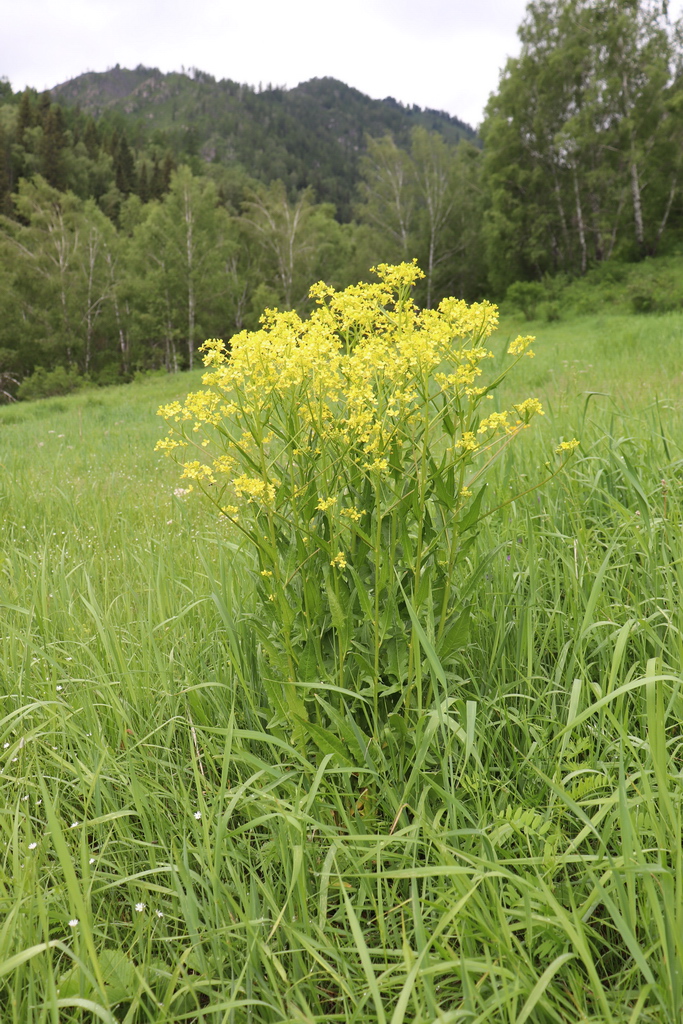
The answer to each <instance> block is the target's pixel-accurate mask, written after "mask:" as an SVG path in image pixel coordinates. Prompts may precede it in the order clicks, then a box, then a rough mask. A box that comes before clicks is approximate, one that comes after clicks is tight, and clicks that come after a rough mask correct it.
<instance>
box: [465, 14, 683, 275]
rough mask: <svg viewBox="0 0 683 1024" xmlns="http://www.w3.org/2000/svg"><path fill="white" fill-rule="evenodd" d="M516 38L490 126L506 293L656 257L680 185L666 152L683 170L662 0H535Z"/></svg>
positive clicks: (493, 243)
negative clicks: (523, 283) (515, 53)
mask: <svg viewBox="0 0 683 1024" xmlns="http://www.w3.org/2000/svg"><path fill="white" fill-rule="evenodd" d="M519 35H520V39H521V42H522V50H521V54H520V56H519V57H518V58H515V59H513V60H510V61H508V64H507V66H506V69H505V72H504V74H503V76H502V78H501V83H500V87H499V90H498V92H497V94H496V95H495V96H493V97H492V99H491V100H490V102H489V105H488V107H487V112H486V118H485V121H484V124H483V126H482V136H483V139H484V153H485V159H484V180H485V186H486V190H487V193H488V209H487V212H486V220H485V235H486V239H487V245H488V252H489V262H490V264H491V268H492V269H491V280H492V283H493V284H494V286H495V287H496V289H497V290H501V289H502V288H504V287H506V286H507V284H509V283H510V281H512V280H515V279H516V278H525V277H539V276H541V275H542V274H543V273H545V272H547V271H551V272H554V271H557V270H569V271H579V272H584V271H585V270H586V269H587V267H588V266H589V264H590V263H592V262H599V261H601V260H604V259H609V258H610V257H611V256H612V255H613V254H615V253H616V252H618V251H621V252H623V253H628V252H629V251H631V253H632V254H643V253H645V252H648V251H653V249H654V248H655V247H656V245H657V244H658V240H659V238H661V233H662V231H663V230H664V227H665V226H666V221H667V218H668V212H667V211H668V210H670V208H671V202H672V201H673V198H672V191H671V190H672V188H673V189H674V192H675V189H676V188H677V187H678V186H677V178H676V177H672V175H671V174H670V172H668V171H667V172H665V174H664V178H665V179H667V180H668V182H669V187H668V188H667V187H666V186H665V185H663V183H662V167H661V162H660V159H659V157H661V155H662V153H663V151H664V150H665V149H667V147H668V150H669V161H668V162H669V167H671V166H672V164H673V166H677V165H678V163H679V158H678V157H673V153H672V152H671V150H672V149H673V148H675V147H676V146H677V145H678V141H677V133H676V131H673V130H672V129H673V123H674V120H675V118H674V111H673V107H672V104H671V103H670V102H669V101H668V95H669V93H670V91H671V89H672V88H673V87H674V63H673V62H674V49H673V45H672V32H671V26H670V25H669V23H668V21H667V18H666V5H665V4H664V3H663V2H656V0H601V3H599V4H596V3H594V2H593V0H535V2H532V3H530V4H529V6H528V8H527V15H526V18H525V20H524V22H523V23H522V25H521V27H520V29H519ZM653 186H655V187H653ZM629 219H630V221H631V224H632V227H633V235H632V237H633V239H634V241H635V246H633V245H632V244H631V243H630V242H629V241H628V236H627V233H626V227H627V223H628V220H629ZM662 225H664V227H662ZM629 246H630V250H629Z"/></svg>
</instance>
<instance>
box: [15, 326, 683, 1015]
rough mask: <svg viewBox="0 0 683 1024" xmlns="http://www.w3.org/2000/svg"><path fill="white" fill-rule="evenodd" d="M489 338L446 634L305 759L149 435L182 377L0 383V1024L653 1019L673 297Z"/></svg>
mask: <svg viewBox="0 0 683 1024" xmlns="http://www.w3.org/2000/svg"><path fill="white" fill-rule="evenodd" d="M520 331H522V332H523V333H529V332H531V333H534V334H536V335H537V337H538V340H537V343H536V344H535V346H534V348H535V351H536V357H535V359H534V360H533V361H525V362H524V363H520V365H519V366H518V367H517V368H516V369H515V371H514V373H513V375H512V376H511V377H510V378H509V379H508V381H507V382H506V384H505V387H504V390H502V391H499V392H498V393H497V398H496V401H497V402H498V403H500V405H501V407H504V406H505V404H506V403H510V402H511V401H515V400H517V399H520V398H525V397H527V396H529V395H533V396H536V397H538V398H540V399H541V401H542V402H543V405H544V408H545V415H544V416H543V417H537V418H536V419H534V421H533V423H532V424H531V426H530V428H529V429H528V430H527V431H525V432H524V434H523V435H522V436H521V437H520V442H519V444H517V445H515V446H511V447H509V448H508V449H506V451H505V452H504V453H503V454H502V456H501V458H500V459H499V460H498V462H497V463H496V464H495V465H494V467H493V469H492V472H491V476H490V478H489V487H488V490H487V493H486V497H485V499H484V506H483V510H484V511H486V512H489V513H490V514H488V515H486V517H485V518H483V519H482V520H481V521H480V522H479V524H478V525H477V530H476V537H475V539H474V541H473V543H472V546H471V547H470V548H469V551H468V555H467V566H466V570H467V571H466V572H464V576H463V585H462V600H463V603H464V604H467V605H468V606H469V607H470V609H471V616H470V622H469V630H468V632H467V633H466V634H465V633H463V636H462V642H461V645H460V648H459V650H458V652H457V657H456V658H455V660H453V661H451V663H449V665H448V667H447V668H446V667H444V666H443V665H441V664H440V663H439V660H438V658H437V657H436V656H435V654H434V648H433V646H432V644H431V643H430V634H429V623H423V624H422V627H423V629H424V630H425V633H424V641H423V642H422V650H423V655H424V658H423V661H424V666H423V669H422V671H423V672H424V675H425V678H426V677H427V676H429V677H430V678H432V680H433V683H434V688H435V689H434V692H438V694H439V697H438V699H437V700H436V701H434V702H433V703H432V704H430V705H428V706H425V707H424V708H423V709H422V713H421V715H420V716H419V717H418V718H411V719H410V720H409V721H408V722H407V723H406V721H405V720H403V719H402V717H401V714H400V713H394V714H392V715H389V717H388V719H387V721H386V723H385V726H384V727H383V729H382V730H381V731H379V732H378V733H377V735H373V736H371V737H368V735H366V732H364V731H363V729H362V728H361V726H359V725H358V723H357V722H354V720H353V718H352V717H350V716H349V717H347V718H346V719H344V720H343V721H341V720H340V723H339V729H340V735H341V736H342V738H343V748H342V746H341V744H340V747H339V750H338V751H335V749H330V750H328V751H324V750H322V749H321V748H320V746H319V745H316V744H314V743H313V742H310V743H308V744H307V745H306V744H304V745H303V746H302V745H301V744H300V743H295V742H293V741H292V740H291V738H290V737H288V736H287V734H286V732H283V730H282V729H278V728H270V722H271V718H272V713H271V709H270V708H269V698H268V692H267V689H266V688H265V686H264V678H265V676H267V669H265V668H264V652H263V647H262V645H261V643H260V642H259V641H258V640H257V634H256V632H255V630H254V629H253V628H252V622H253V620H254V615H255V613H256V603H257V595H256V589H255V587H256V584H255V583H254V579H255V576H256V575H257V574H256V573H255V571H254V564H253V555H252V553H251V551H250V549H249V548H248V547H247V546H245V544H244V543H243V541H242V540H241V537H240V535H239V534H238V532H237V531H236V530H235V529H234V528H233V527H231V526H230V525H229V524H228V523H226V522H225V520H220V519H219V518H218V516H217V515H216V514H215V512H214V511H213V510H212V509H211V507H210V505H209V504H208V503H205V502H203V501H202V500H201V498H200V497H199V496H198V495H197V494H196V493H193V494H187V493H184V491H185V482H184V481H182V480H180V478H179V471H178V469H177V467H176V466H174V464H173V462H172V461H170V460H168V459H166V458H164V457H163V456H162V455H160V454H159V453H155V452H154V445H155V442H156V441H157V440H158V439H159V438H160V437H161V436H163V423H162V422H161V421H160V419H159V418H158V417H157V416H156V415H155V413H156V409H157V407H158V406H159V405H160V404H164V403H169V402H171V401H173V400H176V399H178V400H182V398H183V397H184V395H185V394H186V393H187V392H188V391H189V390H192V389H193V388H196V387H198V386H199V380H200V373H199V372H194V373H193V374H182V375H176V376H165V375H164V376H150V377H149V378H147V379H145V380H143V381H141V382H139V383H134V384H130V385H126V386H123V387H115V388H107V389H103V390H97V389H90V390H87V391H82V392H79V393H78V394H76V395H73V396H70V397H68V398H59V399H48V400H44V401H40V402H34V403H23V404H16V405H12V406H3V407H0V509H1V512H2V524H1V532H0V570H1V575H0V615H1V618H0V636H1V637H2V642H1V643H0V695H1V699H2V705H1V712H0V769H1V778H2V783H1V785H2V797H3V798H2V801H1V804H0V829H1V843H0V906H1V909H2V913H1V914H0V920H1V923H0V1019H2V1021H3V1022H7V1024H10V1022H11V1024H72V1022H85V1021H88V1022H89V1021H94V1020H98V1021H103V1022H105V1024H115V1022H118V1024H134V1022H135V1024H176V1022H181V1021H186V1022H207V1024H209V1022H210V1024H218V1022H225V1024H228V1022H230V1024H232V1022H234V1024H242V1022H245V1024H246V1022H249V1024H251V1022H253V1024H261V1022H264V1024H266V1022H267V1024H285V1022H292V1024H294V1022H296V1024H309V1022H320V1024H322V1022H328V1021H339V1022H354V1021H364V1022H373V1024H431V1022H437V1021H438V1022H440V1024H456V1022H468V1024H475V1022H481V1024H484V1022H490V1024H513V1022H514V1024H524V1022H527V1021H528V1022H533V1024H546V1022H547V1024H556V1022H566V1024H576V1022H579V1021H581V1022H589V1021H590V1022H595V1024H597V1022H600V1024H636V1022H638V1024H642V1022H646V1024H655V1022H656V1024H678V1022H679V1021H680V1019H681V1014H682V1012H683V835H682V823H681V814H682V797H683V779H682V775H681V772H682V770H683V749H682V743H683V740H682V738H681V724H682V722H683V695H682V693H681V687H682V684H683V667H682V665H681V654H682V651H683V634H682V632H681V629H682V626H683V622H682V620H681V611H680V587H681V580H682V576H683V483H682V478H681V470H682V467H683V315H682V314H680V313H668V314H665V315H649V316H636V315H632V316H626V315H623V316H616V315H615V316H609V315H607V314H605V315H601V316H599V317H596V316H594V317H576V318H573V319H571V320H565V321H560V322H557V323H549V324H545V323H540V322H538V323H536V322H534V323H531V324H527V323H521V322H516V321H513V320H511V319H508V320H504V321H503V322H502V325H501V327H500V329H499V331H498V332H497V333H496V334H495V335H494V336H493V338H492V339H491V348H492V349H493V351H494V353H495V355H496V362H501V363H502V360H503V359H504V353H505V351H506V349H507V345H508V343H509V341H510V340H511V339H512V338H514V337H515V335H516V334H517V333H519V332H520ZM574 436H576V437H577V438H579V439H580V442H581V446H580V448H579V450H578V451H577V452H576V454H575V455H574V456H573V457H572V458H571V459H570V460H569V462H568V464H567V465H566V467H565V468H564V469H563V470H562V472H561V473H559V474H558V475H556V476H554V477H552V478H551V479H549V480H548V481H547V482H546V483H544V484H543V485H542V486H539V487H537V486H536V485H538V484H541V482H542V481H543V480H544V479H545V478H546V477H547V476H549V475H551V472H550V471H548V470H547V469H546V463H547V462H550V461H551V458H552V452H553V448H554V447H555V446H557V444H558V443H559V442H561V441H562V440H563V439H568V438H571V437H574ZM524 491H527V492H528V493H526V494H522V496H521V497H517V498H515V500H513V501H510V502H509V503H507V504H504V503H505V502H506V501H507V500H508V498H509V497H511V496H514V495H517V494H518V493H519V492H524ZM500 505H502V507H500V508H498V510H497V511H496V507H497V506H500ZM432 639H433V638H432Z"/></svg>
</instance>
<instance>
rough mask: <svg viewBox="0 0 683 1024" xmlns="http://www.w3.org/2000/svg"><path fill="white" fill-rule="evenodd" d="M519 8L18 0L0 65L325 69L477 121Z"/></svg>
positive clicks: (509, 2)
mask: <svg viewBox="0 0 683 1024" xmlns="http://www.w3.org/2000/svg"><path fill="white" fill-rule="evenodd" d="M682 3H683V0H676V3H675V4H672V5H671V7H672V14H675V15H678V14H679V13H680V8H681V5H682ZM525 8H526V0H477V2H476V3H475V2H473V0H421V2H420V3H419V4H417V3H416V2H415V0H346V3H345V5H344V6H343V7H341V6H337V5H332V4H321V3H320V0H290V2H289V3H287V4H285V3H282V0H252V2H251V3H249V2H244V0H239V2H238V0H223V2H220V0H219V2H216V0H193V2H192V3H188V2H187V0H164V2H162V0H70V3H69V4H68V5H57V4H55V3H54V0H25V2H24V3H23V4H13V5H10V6H9V7H8V9H7V10H6V11H5V12H3V33H2V51H0V74H5V75H6V76H7V77H8V78H9V79H10V82H11V83H12V85H13V87H14V88H15V89H22V88H24V87H25V86H26V85H32V86H34V87H35V88H37V89H45V88H49V87H50V86H52V85H56V84H57V83H60V82H63V81H66V80H67V79H69V78H73V77H75V76H76V75H78V74H81V73H82V72H83V71H86V70H95V71H104V70H106V68H108V67H112V66H113V65H115V64H120V65H121V66H122V67H135V66H136V65H137V64H144V65H147V66H155V67H159V68H161V70H162V71H171V70H180V68H181V67H182V66H184V67H186V68H190V67H198V68H201V69H202V70H204V71H208V72H210V73H211V74H212V75H215V76H216V77H217V78H232V79H234V80H236V81H240V82H248V83H250V84H254V85H256V84H258V83H259V82H262V83H263V84H264V85H265V84H267V83H272V84H276V85H286V86H290V87H291V86H294V85H296V84H298V83H299V82H301V81H305V80H307V79H309V78H313V77H323V76H326V75H330V76H332V77H335V78H339V79H341V80H342V81H344V82H346V83H347V84H348V85H352V86H355V87H356V88H358V89H360V90H361V91H363V92H366V93H368V94H369V95H371V96H373V97H376V98H383V97H385V96H394V97H395V98H396V99H398V100H400V101H401V102H403V103H417V104H418V105H420V106H423V107H424V106H427V107H434V108H436V109H441V110H446V111H448V112H449V113H451V114H454V115H455V116H457V117H460V118H462V119H463V120H465V121H469V122H470V123H471V124H476V123H477V122H478V121H479V120H480V118H481V115H482V111H483V108H484V105H485V103H486V100H487V98H488V95H489V93H491V92H492V91H494V90H495V89H496V88H497V85H498V78H499V74H500V70H501V68H502V67H503V66H504V64H505V60H506V58H507V57H508V56H510V55H511V54H514V53H516V52H518V40H517V37H516V27H517V25H518V24H519V22H520V21H521V19H522V17H523V16H524V11H525Z"/></svg>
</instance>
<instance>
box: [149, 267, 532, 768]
mask: <svg viewBox="0 0 683 1024" xmlns="http://www.w3.org/2000/svg"><path fill="white" fill-rule="evenodd" d="M375 274H376V276H377V278H378V280H377V281H376V282H374V283H370V284H359V285H356V286H353V287H349V288H346V289H345V290H343V291H340V292H337V291H335V290H334V289H333V288H331V287H329V286H327V285H326V284H323V283H319V284H316V285H315V286H314V287H313V288H312V289H311V297H312V298H313V300H314V301H315V308H314V310H313V312H312V313H311V315H310V316H309V317H308V318H307V319H305V320H304V319H302V318H300V317H299V316H298V314H297V313H295V312H281V311H278V310H266V312H265V313H264V314H263V316H262V318H261V328H260V330H258V331H254V332H243V333H242V334H239V335H237V336H236V337H234V338H233V339H232V341H231V343H230V345H229V346H226V345H225V344H224V343H223V342H222V341H218V340H211V341H207V342H205V344H204V346H203V350H204V363H205V366H206V368H207V369H206V373H205V375H204V377H203V385H204V387H203V390H200V391H197V392H194V393H192V394H189V395H188V396H187V398H186V400H185V402H184V403H183V404H181V403H173V404H171V405H168V406H164V407H162V408H161V409H160V410H159V413H160V415H162V416H164V417H165V419H166V420H167V422H168V424H169V428H170V429H169V431H168V435H167V436H166V438H164V439H163V440H162V441H160V442H159V443H158V445H157V447H158V448H159V449H160V450H163V451H165V452H166V453H167V454H169V455H172V456H173V457H174V458H176V459H177V461H178V462H179V463H180V465H181V466H182V468H183V472H182V476H183V477H184V478H185V479H189V480H191V481H192V482H193V484H194V485H196V487H197V488H198V489H199V490H201V491H203V492H204V493H205V494H206V495H207V496H208V498H209V499H210V500H211V501H212V502H213V503H214V505H215V506H216V507H217V509H218V510H220V514H221V515H222V516H224V517H225V518H226V519H227V520H229V521H230V522H231V523H233V524H234V526H235V527H236V528H237V529H238V530H240V531H242V533H243V534H244V535H245V537H246V538H247V539H248V541H249V544H250V546H251V549H252V551H253V554H254V573H253V575H254V585H255V587H256V590H257V593H258V595H259V597H260V602H259V608H260V611H259V616H258V628H259V630H260V640H261V644H262V647H263V649H264V651H265V652H266V655H267V659H268V668H267V670H266V672H265V673H264V674H265V676H266V677H267V678H264V680H263V684H264V686H265V687H266V689H267V691H268V694H269V705H270V710H271V713H272V714H273V719H272V725H273V727H275V726H276V725H277V724H279V725H281V726H283V727H285V728H288V729H289V730H290V731H292V732H293V733H294V736H295V738H296V739H297V741H298V742H301V743H303V742H304V741H305V739H304V738H305V737H307V736H308V737H311V736H312V737H313V739H314V740H315V741H316V742H317V743H318V744H319V746H320V747H321V749H323V750H326V751H334V750H337V752H338V746H339V745H338V743H337V742H336V740H335V739H334V738H333V735H332V733H331V732H330V730H329V726H330V723H331V722H333V721H334V720H335V718H336V719H338V715H339V711H340V708H341V707H342V705H343V704H346V705H347V706H349V705H350V704H353V706H354V715H355V717H356V719H357V720H358V722H359V724H360V725H365V726H367V729H368V732H370V733H372V734H375V735H376V734H377V732H378V730H379V729H380V728H381V725H382V723H383V722H384V721H385V720H386V718H387V716H388V715H389V714H391V713H393V712H400V713H401V714H403V715H404V716H405V718H406V719H410V716H411V714H412V713H413V712H414V711H415V710H416V709H417V710H418V711H420V710H423V709H425V708H426V707H428V706H429V705H430V704H432V703H433V702H434V701H435V700H436V697H437V693H436V689H435V687H436V681H435V678H434V673H433V672H432V671H431V669H430V666H431V665H432V663H433V661H434V658H435V657H436V658H438V659H440V661H441V663H442V664H448V662H449V661H452V659H453V658H454V656H456V655H457V651H458V649H459V648H460V647H461V645H462V643H463V641H464V639H465V637H466V627H467V621H468V615H469V613H468V609H467V608H463V606H462V602H461V601H460V599H459V591H460V584H461V582H462V580H461V574H462V573H461V566H462V564H463V561H464V557H465V554H466V551H467V549H468V547H469V546H470V545H471V544H472V542H473V539H474V528H475V526H476V523H477V521H478V519H479V518H480V515H481V503H482V496H483V492H484V486H485V480H484V477H485V475H486V470H487V467H488V466H490V465H491V462H492V460H493V459H494V458H495V457H496V456H497V455H498V454H499V453H500V452H501V451H502V450H503V449H504V448H505V446H506V445H508V444H510V443H511V442H512V441H513V440H514V438H515V437H516V436H517V435H518V434H519V433H520V432H521V431H522V430H524V429H525V428H526V427H527V426H528V424H529V422H530V420H531V419H532V418H533V416H535V415H539V414H540V415H542V413H543V410H542V408H541V406H540V403H539V402H538V401H537V400H536V399H535V398H530V399H526V400H525V401H523V402H520V403H519V404H517V405H515V406H513V407H512V408H511V409H510V410H508V411H503V412H499V411H489V410H487V409H486V404H487V399H490V398H491V397H492V394H493V391H494V390H495V389H496V388H497V387H498V385H499V384H500V383H501V381H502V380H503V379H504V377H505V376H506V375H507V373H509V371H510V369H511V368H512V366H514V364H515V362H517V361H518V360H520V359H522V358H524V357H525V356H529V355H531V354H532V353H531V350H530V347H529V346H530V344H531V343H532V342H533V340H534V339H533V338H529V337H527V338H521V337H520V338H517V339H516V340H515V341H513V342H512V344H511V345H510V346H509V350H508V351H509V354H510V355H511V356H512V357H513V358H512V360H511V362H510V364H509V365H508V366H507V368H506V369H504V370H503V371H502V372H500V373H498V374H497V375H496V376H494V377H493V378H492V379H490V380H488V381H487V380H486V377H485V367H486V364H487V360H489V358H490V357H491V355H492V353H491V352H490V351H489V349H488V348H487V347H486V345H485V342H486V339H487V338H488V337H489V336H490V335H491V333H492V332H493V331H494V330H495V328H496V326H497V321H498V313H497V309H496V307H495V306H494V305H491V304H490V303H488V302H482V303H475V304H473V305H468V304H466V303H465V302H463V301H460V300H458V299H454V298H447V299H444V300H443V301H442V302H441V303H440V304H439V306H438V308H436V309H424V310H421V309H418V308H417V306H416V305H415V303H414V301H413V298H412V293H413V286H414V284H415V282H416V281H417V280H418V278H420V277H421V276H422V272H421V271H420V270H419V268H418V267H417V265H416V264H415V262H413V263H402V264H400V265H398V266H388V265H385V264H382V265H380V266H378V267H377V268H376V270H375ZM484 413H485V414H484ZM427 654H429V657H427ZM363 716H364V718H365V721H364V722H363V721H362V719H363Z"/></svg>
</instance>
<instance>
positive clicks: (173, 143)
mask: <svg viewBox="0 0 683 1024" xmlns="http://www.w3.org/2000/svg"><path fill="white" fill-rule="evenodd" d="M51 92H52V96H53V97H54V99H55V100H58V101H59V102H60V103H63V104H67V105H69V106H79V107H80V108H81V110H83V111H85V112H86V113H90V114H92V115H93V116H94V117H96V118H99V117H103V116H104V117H111V116H114V117H119V118H121V119H122V120H123V121H124V122H125V123H126V125H127V127H128V134H129V136H130V137H131V138H132V139H134V140H138V141H139V142H140V143H142V142H143V141H147V140H149V139H150V138H151V139H153V140H156V141H158V142H160V143H161V144H163V145H166V146H168V147H169V148H170V149H171V150H172V152H173V153H174V154H176V156H177V157H183V156H187V155H189V156H191V157H195V158H198V159H201V160H204V161H207V162H217V163H222V164H231V163H233V164H238V165H240V166H242V167H243V168H244V169H245V170H246V171H247V172H248V173H249V174H251V175H254V176H255V177H257V178H260V179H262V180H264V181H271V180H273V179H275V178H280V179H282V180H284V181H285V182H287V184H288V185H289V186H290V187H291V188H294V189H300V188H304V187H306V186H307V185H312V186H313V188H314V189H315V191H316V195H317V198H318V200H320V201H323V202H332V203H334V204H335V206H336V207H337V212H338V216H339V217H340V219H342V220H347V219H348V218H349V217H350V214H351V201H352V196H353V192H354V189H355V186H356V183H357V181H358V158H359V156H360V155H361V154H362V153H363V151H364V149H365V138H366V135H370V136H372V137H379V136H382V135H386V134H387V133H391V134H392V135H393V136H394V139H395V140H396V143H397V144H398V145H401V146H406V145H408V143H409V138H410V131H411V129H412V128H413V127H415V126H417V125H423V126H424V127H426V128H428V129H429V130H430V131H436V132H439V133H440V134H441V135H443V137H444V139H445V140H446V141H447V142H449V143H452V144H455V143H457V142H459V141H460V140H461V139H468V140H470V141H474V140H475V138H476V137H475V132H474V131H473V129H472V128H471V127H470V126H469V125H467V124H465V123H464V122H462V121H459V120H458V119H457V118H455V117H451V116H450V115H448V114H445V113H443V112H441V111H435V110H423V109H421V108H420V107H417V106H412V107H405V106H403V105H402V104H400V103H397V102H396V100H394V99H391V98H387V99H384V100H373V99H370V97H369V96H366V95H364V94H363V93H361V92H360V91H359V90H358V89H353V88H351V87H350V86H348V85H345V84H344V83H343V82H339V81H337V80H336V79H333V78H314V79H311V80H310V81H308V82H304V83H302V84H301V85H298V86H297V87H296V88H294V89H281V88H273V87H271V86H269V87H268V88H266V89H263V90H256V89H255V88H254V87H252V86H248V85H240V84H239V83H237V82H233V81H231V80H230V79H222V80H221V81H216V79H214V78H213V77H212V76H211V75H208V74H205V73H204V72H201V71H197V70H194V71H192V72H191V74H185V73H181V72H172V73H170V74H163V73H162V72H161V71H159V70H158V69H157V68H145V67H142V66H139V67H137V68H135V69H134V70H132V71H131V70H128V69H125V68H120V67H118V66H117V67H115V68H112V69H111V70H109V71H105V72H87V73H86V74H83V75H79V76H78V77H77V78H74V79H72V80H71V81H69V82H64V83H63V84H62V85H58V86H56V87H55V88H54V89H52V90H51Z"/></svg>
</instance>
